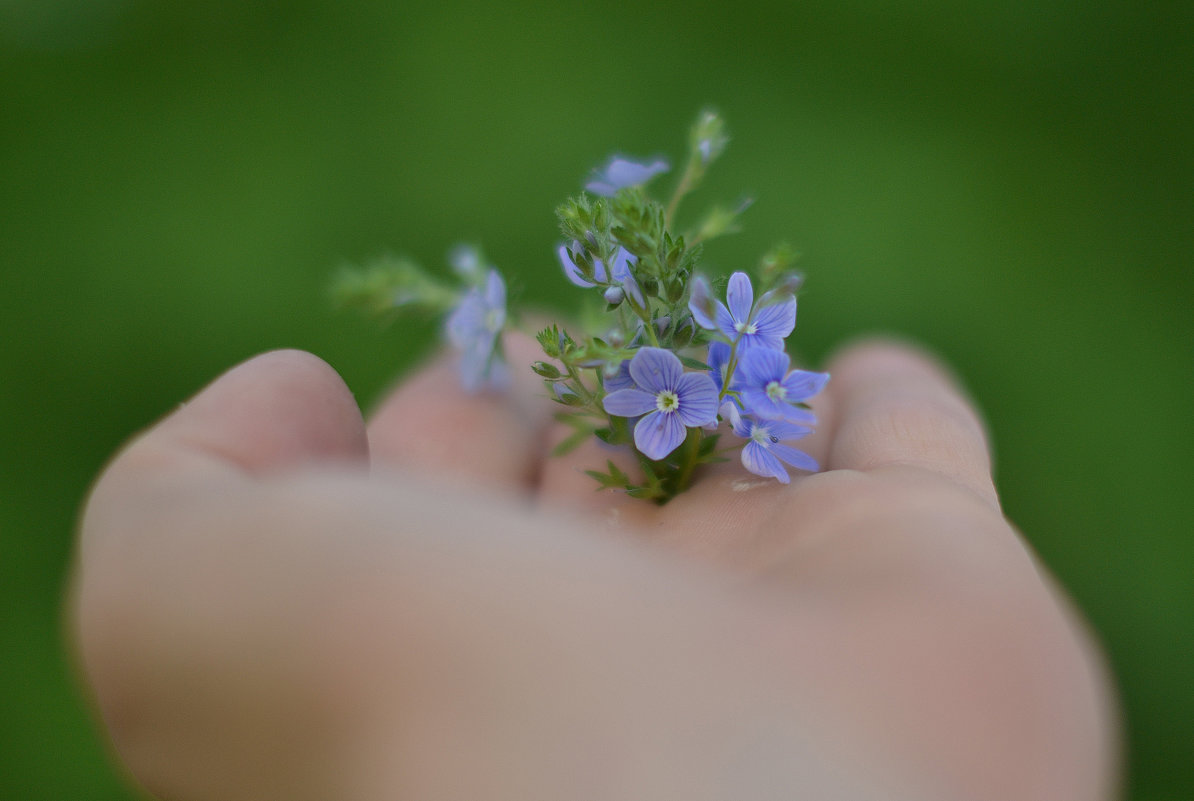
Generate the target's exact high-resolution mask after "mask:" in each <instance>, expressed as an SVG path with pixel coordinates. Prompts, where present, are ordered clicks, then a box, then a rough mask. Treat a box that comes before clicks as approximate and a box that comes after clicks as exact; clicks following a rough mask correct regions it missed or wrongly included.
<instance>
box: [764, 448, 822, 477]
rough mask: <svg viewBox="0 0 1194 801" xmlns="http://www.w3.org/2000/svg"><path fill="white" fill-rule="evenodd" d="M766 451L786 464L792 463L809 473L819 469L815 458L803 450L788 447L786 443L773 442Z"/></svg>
mask: <svg viewBox="0 0 1194 801" xmlns="http://www.w3.org/2000/svg"><path fill="white" fill-rule="evenodd" d="M767 451H768V452H769V453H771V455H773V456H775V458H777V459H779V460H780V461H782V462H787V463H788V464H790V465H792V467H796V468H799V469H800V470H807V471H809V472H810V473H815V472H817V471H818V470H820V469H821V468H820V466H819V465H818V464H817V460H816V459H814V458H813V457H811V456H809V455H808V454H807V453H805V452H804V451H800V450H797V449H795V448H789V447H788V446H787V445H779V444H774V445H772V446H771V447H769V448H768V449H767Z"/></svg>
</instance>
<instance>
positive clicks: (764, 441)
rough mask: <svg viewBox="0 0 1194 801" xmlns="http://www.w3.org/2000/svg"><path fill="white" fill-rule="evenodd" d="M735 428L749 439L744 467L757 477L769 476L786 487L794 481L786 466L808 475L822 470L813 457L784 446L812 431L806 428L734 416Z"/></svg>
mask: <svg viewBox="0 0 1194 801" xmlns="http://www.w3.org/2000/svg"><path fill="white" fill-rule="evenodd" d="M733 427H734V433H735V434H737V435H738V436H740V437H743V438H744V439H746V440H747V443H746V445H744V446H743V448H742V466H743V467H745V468H746V469H747V470H749V471H750V472H752V473H754V474H755V475H756V476H769V477H771V478H775V479H776V480H778V481H779V482H780V483H781V484H787V483H788V482H789V481H790V480H791V479H790V478H789V477H788V471H787V470H785V469H784V464H789V465H791V466H792V467H796V468H799V469H800V470H808V471H809V472H816V471H817V470H818V469H819V468H818V467H817V461H816V460H815V459H813V457H811V456H809V455H808V454H807V453H805V452H804V451H801V450H797V449H796V448H792V447H789V446H787V445H784V444H783V443H784V442H786V441H790V440H794V439H800V438H801V437H803V436H805V435H806V434H808V433H810V432H811V431H812V429H811V428H808V427H807V426H800V425H794V424H792V423H787V422H784V421H782V420H755V419H752V418H750V417H740V416H737V415H735V419H734V420H733Z"/></svg>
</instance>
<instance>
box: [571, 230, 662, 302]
mask: <svg viewBox="0 0 1194 801" xmlns="http://www.w3.org/2000/svg"><path fill="white" fill-rule="evenodd" d="M579 247H580V245H579V244H578V243H576V242H573V243H572V246H571V247H568V246H566V245H560V246H559V248H557V249H556V255H558V256H559V258H560V266H562V267H563V268H564V275H566V276H568V280H569V281H571V282H572V283H574V284H576V285H577V286H580V287H585V288H586V289H587V288H590V287H595V286H603V287H606V288H607V289H606V293H605V299H606V300H607V301H609V302H610V303H615V304H616V303H621V302H622V297H624V296H625V295H629V296H630V298H631V300H633V301H634V302H635V303H636V304H638V305H639V306H640V307H645V306H646V301H645V300H644V298H643V291H642V289H640V288H639V285H638V282H637V281H635V280H634V273H633V272H631V269H630V266H631V258H632V257H631V255H630V251H628V250H626V248H624V247H621V246H619V247H618V250H617V252H616V253H615V254H614V260H613V262H612V263H611V264H610V269H609V271H608V272H607V271H606V269H605V264H604V263H603V262H602V261H601V259H593V280H591V281H590V280H589V279H588V278H585V276H584V275H583V274H582V273H581V270H580V267H579V266H577V264H576V249H577V248H579ZM609 290H621V296H611V294H610V292H609Z"/></svg>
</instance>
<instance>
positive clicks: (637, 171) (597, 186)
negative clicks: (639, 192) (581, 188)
mask: <svg viewBox="0 0 1194 801" xmlns="http://www.w3.org/2000/svg"><path fill="white" fill-rule="evenodd" d="M669 169H670V167H669V166H668V163H667V162H666V161H664V160H663V159H656V160H655V161H653V162H651V163H650V164H644V163H641V162H637V161H631V160H630V159H624V158H622V157H621V156H614V157H613V158H611V159H610V160H609V163H608V164H606V165H605V168H604V169H602V170H594V171H593V179H592V180H591V181H589V182H588V183H587V184H585V189H587V190H589V191H590V192H592V193H593V194H594V195H601V196H603V197H613V196H614V195H615V194H617V192H618V190H619V189H625V188H626V187H628V186H638V185H639V184H645V183H646V182H647V181H649V180H651V179H652V178H654V177H655V176H656V175H658V174H659V173H661V172H667V171H668V170H669Z"/></svg>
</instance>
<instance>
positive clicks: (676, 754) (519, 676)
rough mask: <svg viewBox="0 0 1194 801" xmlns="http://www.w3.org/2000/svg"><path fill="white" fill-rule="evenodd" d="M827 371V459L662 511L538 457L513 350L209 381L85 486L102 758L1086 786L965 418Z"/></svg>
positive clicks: (186, 773) (1085, 701) (88, 666)
mask: <svg viewBox="0 0 1194 801" xmlns="http://www.w3.org/2000/svg"><path fill="white" fill-rule="evenodd" d="M511 347H512V349H514V350H519V349H523V350H525V351H526V354H527V358H525V359H522V360H521V361H523V362H526V361H530V360H531V359H533V358H534V351H535V347H534V345H533V343H526V342H521V343H520V342H514V343H511ZM512 362H513V363H519V360H518V359H517V358H515V359H512ZM829 370H830V372H832V373H833V380H832V381H831V382H830V383H829V386H828V390H827V391H826V392H825V393H824V394H823V396H822V397H820V398H819V399H818V401H819V403H818V402H814V406H815V407H816V411H817V414H818V418H819V419H820V420H821V425H820V429H819V431H818V432H817V433H816V434H815V435H813V436H812V437H810V438H809V439H807V440H805V441H804V443H805V445H806V450H808V451H809V452H810V453H811V454H812V455H813V456H815V457H816V458H817V459H818V460H819V461H820V462H821V464H822V465H825V467H826V470H825V471H824V472H822V473H819V474H816V475H811V476H806V477H801V478H794V480H793V483H792V484H791V485H790V486H782V485H779V484H777V483H776V482H774V481H770V480H767V481H764V480H761V479H760V480H756V479H755V478H754V477H752V476H749V475H747V474H745V473H744V471H743V470H742V469H741V467H740V466H739V465H732V464H731V465H724V466H721V467H724V468H725V469H713V470H710V471H709V472H708V473H707V474H706V475H705V476H704V477H703V478H701V479H700V481H699V482H698V485H697V486H696V487H694V488H693V489H691V490H690V491H688V492H686V493H684V494H682V495H681V496H679V497H677V498H676V499H675V500H673V501H672V502H671V503H669V504H668V505H666V506H664V507H654V506H650V505H649V504H645V503H643V502H642V501H635V500H628V499H623V498H621V497H618V496H614V495H611V494H608V493H596V492H594V491H593V489H592V487H593V482H592V480H591V479H590V478H588V477H587V476H585V475H583V474H582V473H581V472H580V471H581V470H582V469H583V468H587V467H593V466H600V465H602V464H604V460H605V459H606V458H610V456H611V455H612V452H611V453H609V454H607V453H605V452H603V451H601V450H600V448H599V447H598V446H596V445H593V446H586V448H589V449H588V450H585V449H582V450H581V451H578V452H576V453H575V454H573V455H570V456H569V457H567V458H565V459H551V458H549V457H547V456H546V455H545V454H546V453H547V451H548V450H549V449H550V446H551V442H552V441H553V439H554V438H558V436H559V432H557V431H554V430H553V423H552V417H551V415H552V412H553V405H552V404H550V403H548V402H547V401H545V400H543V399H542V398H540V397H539V394H540V393H541V390H542V385H541V383H540V382H539V381H538V379H536V378H535V377H534V376H533V375H532V374H530V373H529V371H528V372H527V375H526V376H525V377H523V379H524V380H522V379H520V381H519V382H516V386H515V387H514V388H513V391H512V392H511V393H510V394H509V395H507V396H503V397H485V396H471V397H470V396H463V395H461V394H460V393H459V390H458V389H457V387H456V376H455V374H454V373H453V372H452V371H451V370H450V369H448V368H447V367H445V366H443V365H439V366H432V367H431V368H429V369H427V370H425V371H423V372H422V373H420V374H418V375H416V376H415V377H413V378H412V379H410V380H409V381H407V382H406V383H405V384H404V385H403V386H401V387H400V388H399V389H398V390H397V391H396V392H395V393H394V394H393V395H392V396H391V397H390V399H388V400H387V401H386V402H385V403H384V404H383V405H382V406H381V408H380V409H379V411H378V413H377V414H376V415H375V416H374V419H373V421H372V423H371V424H370V425H369V426H368V427H366V426H365V424H364V423H363V421H362V419H361V416H360V414H359V412H358V411H357V407H356V404H355V403H354V401H353V398H352V396H351V394H350V393H349V392H348V390H347V389H346V387H345V386H344V385H343V383H342V382H341V381H340V380H339V378H338V377H337V376H336V375H335V373H334V372H332V370H330V369H329V368H328V367H327V366H326V365H325V364H323V363H322V362H320V361H318V360H317V359H315V358H314V357H312V356H309V355H306V354H302V353H296V352H283V353H272V354H267V355H265V356H261V357H258V358H257V359H254V360H252V361H250V362H248V363H246V364H243V365H241V366H239V367H237V368H235V369H234V370H232V371H230V372H229V373H228V374H226V375H225V376H223V377H222V378H220V379H219V380H218V381H216V382H215V383H214V384H213V385H212V386H210V387H209V388H208V389H206V390H205V391H204V392H202V393H201V394H200V395H199V396H197V397H196V398H195V399H194V400H193V401H191V402H190V403H189V404H187V405H186V406H185V407H183V408H182V409H180V410H179V411H178V412H176V413H175V414H173V415H172V416H170V417H169V418H167V419H166V420H165V421H163V422H161V423H160V424H158V425H157V426H155V427H154V428H153V429H151V430H150V431H149V432H147V433H146V434H144V435H142V436H141V437H140V438H138V439H137V440H136V441H134V442H133V443H132V444H131V445H130V446H129V447H128V448H127V449H126V450H125V451H124V452H123V453H122V454H121V455H120V456H119V457H118V458H117V459H116V461H115V462H114V463H113V464H112V465H111V466H110V467H109V468H108V470H107V471H106V472H105V473H104V475H103V476H102V478H101V479H100V481H99V483H98V485H97V487H96V489H95V491H94V494H93V496H92V498H91V499H90V501H89V503H88V507H87V512H86V515H85V518H84V522H83V527H82V533H81V537H80V545H79V559H78V570H77V576H76V581H75V585H74V593H73V599H72V600H73V609H74V617H75V624H76V625H75V630H76V633H77V639H78V642H79V649H80V656H81V661H82V664H83V668H84V672H85V674H86V677H87V680H88V681H89V683H90V685H91V687H92V688H93V691H94V693H95V696H96V701H97V704H98V706H99V709H100V711H101V713H102V715H103V717H104V721H105V723H106V725H107V727H108V730H109V732H110V733H111V735H112V737H113V740H114V742H115V745H116V748H117V750H118V751H119V753H120V755H121V757H122V758H123V759H124V761H125V762H126V763H127V764H128V766H129V768H130V769H131V771H132V772H133V774H134V776H135V777H136V778H138V779H139V780H140V781H141V782H142V783H143V784H144V785H145V786H146V787H148V789H150V790H151V791H153V792H156V793H159V794H160V795H162V796H163V797H165V798H185V799H199V800H202V799H213V801H214V800H215V799H221V801H232V800H234V799H240V798H244V799H268V798H279V799H303V798H312V799H316V798H318V799H328V798H337V799H341V798H343V799H353V800H354V801H355V799H407V798H410V799H422V798H435V799H461V800H462V801H464V800H465V799H467V800H468V801H475V800H476V799H482V798H483V799H486V801H498V800H499V799H511V800H512V801H513V800H514V799H517V801H529V800H530V799H538V798H544V799H569V800H571V799H578V800H579V799H586V800H587V799H609V800H610V801H613V800H614V799H626V800H627V801H630V800H631V799H633V801H646V800H647V799H684V801H702V800H704V799H708V800H709V801H714V800H715V799H716V800H718V801H720V800H722V799H734V800H735V801H752V800H753V799H792V798H817V799H830V798H832V799H839V798H840V799H880V798H882V799H961V798H965V799H998V800H999V801H1006V800H1007V799H1018V800H1019V799H1024V800H1025V801H1027V800H1028V799H1041V800H1042V801H1045V800H1046V799H1047V800H1048V801H1066V800H1067V799H1073V800H1074V801H1095V800H1096V799H1101V798H1106V797H1108V795H1109V794H1110V792H1111V788H1112V785H1113V779H1114V777H1113V774H1114V765H1115V743H1114V740H1115V736H1114V733H1113V732H1114V726H1113V721H1112V720H1111V711H1110V706H1111V704H1110V701H1109V695H1108V692H1107V688H1106V682H1105V679H1104V677H1103V676H1102V675H1101V672H1100V671H1101V666H1100V663H1099V660H1098V658H1097V657H1096V656H1095V654H1094V653H1093V651H1092V649H1091V647H1090V645H1089V643H1088V642H1087V640H1086V638H1085V637H1084V635H1083V634H1082V631H1081V626H1080V624H1079V623H1077V622H1076V621H1075V619H1074V618H1073V616H1072V615H1071V614H1070V612H1069V611H1068V609H1067V607H1066V604H1065V602H1064V600H1062V599H1059V597H1058V596H1057V594H1056V592H1055V590H1054V588H1053V586H1052V584H1051V583H1050V580H1049V579H1048V577H1047V576H1043V575H1042V570H1041V567H1040V566H1039V565H1038V564H1036V563H1035V561H1034V559H1033V557H1032V555H1031V554H1030V553H1029V552H1028V550H1027V549H1026V547H1025V546H1024V544H1023V543H1022V541H1021V540H1020V538H1019V537H1018V535H1017V534H1016V533H1015V531H1014V530H1013V529H1012V528H1011V527H1010V526H1009V525H1008V523H1007V522H1006V521H1005V520H1004V519H1003V517H1002V515H1001V514H1000V511H999V504H998V499H997V497H996V495H995V491H994V489H993V486H992V483H991V479H990V474H989V464H988V461H989V457H988V454H987V448H986V445H985V442H984V437H983V431H982V426H981V424H980V423H979V422H978V420H977V418H976V415H975V413H974V412H973V410H972V409H971V407H970V405H969V404H968V403H967V402H966V401H965V400H964V399H963V398H962V397H961V396H960V394H959V393H958V391H957V390H956V389H955V387H954V386H953V384H952V382H951V381H950V380H949V379H948V377H946V376H945V375H944V374H943V373H942V371H941V370H940V369H939V368H938V367H936V366H935V365H934V364H933V363H931V362H930V361H928V360H926V359H925V358H924V357H923V356H921V355H918V354H917V353H914V352H912V351H910V350H908V349H906V348H903V347H897V346H893V345H887V344H881V343H871V344H865V345H861V346H857V347H855V348H852V349H850V350H848V351H846V352H845V353H843V354H842V355H840V356H839V357H838V358H837V359H836V360H835V361H834V362H833V363H832V364H830V365H829ZM615 458H616V457H615ZM629 467H630V466H627V469H629Z"/></svg>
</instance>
